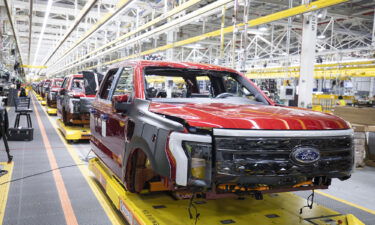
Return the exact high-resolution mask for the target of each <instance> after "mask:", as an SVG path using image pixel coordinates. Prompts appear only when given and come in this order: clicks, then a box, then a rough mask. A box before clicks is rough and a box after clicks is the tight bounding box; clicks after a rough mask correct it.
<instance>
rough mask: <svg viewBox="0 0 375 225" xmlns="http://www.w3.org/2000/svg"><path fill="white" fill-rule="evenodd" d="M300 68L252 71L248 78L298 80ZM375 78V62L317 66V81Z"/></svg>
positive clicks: (315, 73) (315, 75)
mask: <svg viewBox="0 0 375 225" xmlns="http://www.w3.org/2000/svg"><path fill="white" fill-rule="evenodd" d="M299 75H300V67H299V66H294V67H287V68H285V67H275V68H261V69H251V70H250V71H248V72H247V73H246V76H247V77H249V78H252V79H275V78H298V77H299ZM350 77H375V60H369V61H359V62H345V63H330V64H320V65H315V70H314V78H315V79H343V80H345V79H348V78H350Z"/></svg>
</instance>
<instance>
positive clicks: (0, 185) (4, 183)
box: [0, 162, 13, 224]
mask: <svg viewBox="0 0 375 225" xmlns="http://www.w3.org/2000/svg"><path fill="white" fill-rule="evenodd" d="M0 165H2V166H3V168H2V169H3V170H7V171H8V173H7V174H5V175H4V176H1V177H0V224H3V220H4V215H5V208H6V205H7V200H8V192H9V187H10V183H9V181H10V180H11V179H12V171H13V162H11V163H3V162H1V163H0Z"/></svg>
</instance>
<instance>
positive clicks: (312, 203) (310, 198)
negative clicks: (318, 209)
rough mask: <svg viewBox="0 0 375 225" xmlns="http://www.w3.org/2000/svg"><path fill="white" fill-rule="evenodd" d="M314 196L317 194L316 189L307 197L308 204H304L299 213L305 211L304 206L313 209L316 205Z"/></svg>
mask: <svg viewBox="0 0 375 225" xmlns="http://www.w3.org/2000/svg"><path fill="white" fill-rule="evenodd" d="M314 196H315V190H312V193H311V194H310V195H309V197H307V199H306V201H307V203H306V205H305V206H303V207H302V208H300V210H299V214H302V213H303V209H304V208H309V209H312V207H313V205H314Z"/></svg>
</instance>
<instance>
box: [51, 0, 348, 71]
mask: <svg viewBox="0 0 375 225" xmlns="http://www.w3.org/2000/svg"><path fill="white" fill-rule="evenodd" d="M347 1H348V0H318V1H314V2H311V3H310V4H303V5H300V6H296V7H293V8H290V9H286V10H282V11H280V12H277V13H274V14H270V15H267V16H263V17H260V18H257V19H252V20H249V21H248V22H247V23H240V24H237V26H238V27H244V26H245V25H247V26H249V27H255V26H258V25H262V24H267V23H271V22H274V21H277V20H281V19H285V18H288V17H290V16H296V15H299V14H303V13H307V12H312V11H316V10H319V9H322V8H326V7H329V6H333V5H337V4H340V3H344V2H347ZM223 32H224V34H227V33H231V32H233V26H229V27H226V28H224V30H223ZM220 34H221V29H219V30H215V31H212V32H208V33H205V34H202V35H198V36H195V37H191V38H188V39H185V40H182V41H177V42H175V43H172V44H167V45H164V46H160V47H157V48H154V49H150V50H146V51H143V52H141V53H140V55H141V56H143V55H149V54H153V53H156V52H160V51H165V50H167V49H170V48H174V47H181V46H184V45H188V44H192V43H195V42H198V41H202V40H205V39H207V38H212V37H217V36H220ZM138 56H139V55H138V54H132V55H129V56H126V57H122V58H119V59H116V60H112V61H109V62H105V63H103V64H102V65H110V64H113V63H117V62H121V61H124V60H127V59H132V58H136V57H138ZM73 66H74V65H73ZM95 67H96V66H92V67H88V68H86V69H91V68H95ZM70 68H71V67H70ZM64 70H66V69H64ZM64 70H61V71H56V72H55V73H54V74H56V73H57V72H62V71H64Z"/></svg>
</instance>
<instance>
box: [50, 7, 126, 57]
mask: <svg viewBox="0 0 375 225" xmlns="http://www.w3.org/2000/svg"><path fill="white" fill-rule="evenodd" d="M131 1H132V0H120V1H119V2H118V3H117V5H116V7H115V9H114V10H113V11H111V12H108V13H107V14H105V15H104V16H103V17H102V18H101V19H100V20H98V22H96V24H95V25H94V26H92V27H91V29H90V30H88V31H87V32H86V33H85V34H84V35H83V36H82V37H81V38H80V39H78V41H76V42H75V43H74V44H73V46H72V47H70V48H69V49H68V50H67V51H65V52H64V54H63V56H65V55H67V54H69V53H70V52H71V51H73V49H75V48H76V47H77V46H78V45H79V44H81V43H82V42H83V41H84V40H86V39H87V38H88V37H90V36H91V35H92V34H93V33H94V32H95V31H96V30H98V29H100V28H101V27H102V26H103V25H104V24H105V23H106V22H107V21H109V20H110V19H112V18H113V17H114V16H116V15H117V13H119V12H120V11H121V10H122V9H123V8H124V7H125V6H127V5H128V4H129V3H130V2H131ZM50 59H51V58H50ZM48 61H49V60H47V61H46V62H45V63H46V64H47V63H48Z"/></svg>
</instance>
